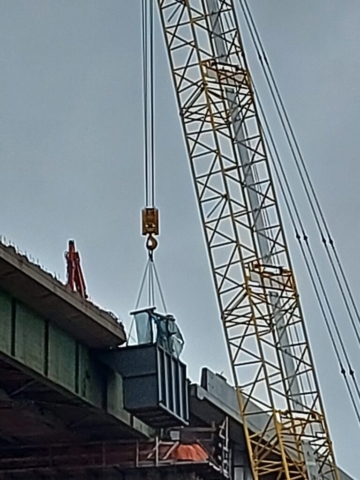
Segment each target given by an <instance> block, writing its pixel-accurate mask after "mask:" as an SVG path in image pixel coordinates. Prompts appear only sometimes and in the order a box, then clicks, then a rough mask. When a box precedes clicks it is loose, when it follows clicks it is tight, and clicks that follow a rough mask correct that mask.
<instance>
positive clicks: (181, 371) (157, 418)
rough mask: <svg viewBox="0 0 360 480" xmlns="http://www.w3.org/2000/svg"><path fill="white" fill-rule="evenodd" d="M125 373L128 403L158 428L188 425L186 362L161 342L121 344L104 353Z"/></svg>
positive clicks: (116, 368) (104, 355)
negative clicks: (165, 348) (121, 346)
mask: <svg viewBox="0 0 360 480" xmlns="http://www.w3.org/2000/svg"><path fill="white" fill-rule="evenodd" d="M101 359H102V361H104V362H105V363H106V364H107V365H108V366H109V367H110V368H112V369H113V370H115V371H117V372H118V373H120V374H121V376H122V377H123V382H124V383H123V385H124V407H125V409H126V410H127V411H129V412H130V413H132V414H133V415H135V416H136V417H138V418H139V419H140V420H142V421H143V422H145V423H146V424H148V425H150V426H151V427H154V428H167V427H174V426H180V425H187V423H188V420H189V402H188V381H187V378H186V365H185V364H184V363H182V362H181V361H180V360H179V359H177V358H176V357H174V356H172V355H171V354H170V353H168V352H167V351H166V350H164V349H163V348H162V347H160V346H159V345H157V344H145V345H136V346H130V347H126V348H120V349H118V350H116V351H112V352H108V353H105V354H102V355H101Z"/></svg>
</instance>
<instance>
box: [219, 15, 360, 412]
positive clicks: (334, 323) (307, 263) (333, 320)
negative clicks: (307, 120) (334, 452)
mask: <svg viewBox="0 0 360 480" xmlns="http://www.w3.org/2000/svg"><path fill="white" fill-rule="evenodd" d="M226 20H227V19H226V18H225V21H226ZM227 23H228V22H227ZM228 27H229V25H228ZM229 30H230V27H229ZM249 30H250V27H249ZM250 33H251V32H250ZM254 43H255V42H254ZM255 46H256V45H255ZM258 55H259V58H260V54H259V52H258ZM257 97H258V95H257ZM262 116H263V117H264V119H265V121H266V117H265V115H264V113H263V112H262ZM284 130H285V127H284ZM268 131H269V132H270V134H271V131H270V129H269V127H268ZM271 138H272V137H271ZM272 143H273V145H274V148H275V149H276V146H275V143H274V140H273V138H272ZM290 147H291V143H290ZM268 150H269V151H270V149H269V148H268ZM277 158H278V161H279V165H280V168H281V169H282V172H283V174H284V178H285V181H286V183H287V188H288V191H289V193H290V198H291V199H292V203H293V205H294V206H295V215H296V217H297V220H298V222H299V224H300V227H301V230H302V234H303V238H304V240H305V242H307V243H306V245H307V248H308V250H309V252H310V258H311V259H312V263H313V265H314V267H315V270H316V271H317V272H318V270H317V266H316V263H315V259H314V256H313V255H312V252H311V249H310V245H309V243H308V237H307V235H306V234H305V231H304V228H303V225H302V221H301V218H300V215H299V213H298V210H297V207H296V204H295V201H294V198H293V195H292V192H291V189H290V187H289V183H288V181H287V178H286V176H285V173H284V169H283V166H282V164H281V162H280V157H279V154H278V152H277ZM273 163H274V162H273ZM277 176H278V178H280V176H279V173H278V172H277ZM279 185H280V187H281V188H282V183H281V181H280V180H279ZM282 191H283V195H284V200H285V203H286V204H287V208H288V210H289V215H290V217H291V219H292V223H293V225H294V228H295V232H296V238H297V239H298V241H299V243H300V241H301V236H300V234H299V233H298V231H297V227H296V223H295V220H294V216H293V215H292V213H291V209H290V205H289V202H288V200H287V197H286V195H285V192H284V189H283V188H282ZM300 248H301V251H302V254H303V257H304V260H305V263H306V265H307V269H308V271H309V275H310V278H311V281H312V283H313V286H314V289H315V291H316V293H317V299H318V302H319V305H320V308H321V310H322V313H323V316H324V320H325V323H326V326H327V330H328V333H329V336H330V339H331V342H332V345H333V347H334V350H335V354H336V356H337V359H338V362H339V367H340V372H341V374H342V375H343V376H344V380H345V383H346V386H347V390H348V393H349V396H350V398H351V402H352V404H353V407H354V410H355V413H356V415H357V418H358V420H359V421H360V413H359V408H358V407H357V405H356V402H355V398H354V395H353V392H352V390H351V387H350V385H349V381H348V378H347V377H346V370H345V369H344V367H343V364H342V361H341V358H340V355H339V351H338V348H337V346H336V342H335V339H334V336H333V333H332V330H331V327H330V324H329V322H328V319H327V316H326V313H325V310H324V307H323V304H322V301H321V297H320V295H319V291H318V288H317V285H316V282H315V278H314V275H313V273H312V270H311V268H310V264H309V261H308V258H307V256H306V253H305V250H304V248H303V245H302V244H301V243H300ZM317 278H318V280H320V281H321V277H320V276H319V274H318V275H317ZM321 287H322V292H323V294H324V295H325V296H326V300H327V306H328V308H329V311H330V314H331V318H332V323H333V325H334V328H335V331H336V334H337V338H338V341H339V343H340V346H341V349H342V352H343V355H344V356H345V359H346V363H347V365H348V370H349V374H350V376H351V378H352V380H353V382H354V385H355V389H356V391H357V394H358V396H359V387H358V384H357V382H356V379H355V375H354V371H353V369H352V367H351V365H350V360H349V357H348V355H347V352H346V349H345V346H344V343H343V340H342V338H341V334H340V331H339V329H338V327H337V324H336V321H335V317H334V314H333V311H332V308H331V305H330V303H329V300H328V297H327V294H326V291H325V289H324V285H323V283H322V281H321ZM295 334H296V336H297V337H298V332H297V331H296V333H295ZM299 380H300V383H301V384H302V379H301V378H300V379H299ZM308 383H309V380H308Z"/></svg>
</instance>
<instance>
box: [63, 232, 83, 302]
mask: <svg viewBox="0 0 360 480" xmlns="http://www.w3.org/2000/svg"><path fill="white" fill-rule="evenodd" d="M65 258H66V262H67V286H69V287H70V288H71V290H72V291H73V292H74V291H75V289H76V291H77V292H78V293H79V294H80V295H81V296H82V297H83V298H87V294H86V285H85V279H84V275H83V273H82V270H81V266H80V255H79V252H77V251H76V250H75V242H74V240H69V250H68V251H67V252H66V253H65Z"/></svg>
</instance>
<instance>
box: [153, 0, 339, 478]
mask: <svg viewBox="0 0 360 480" xmlns="http://www.w3.org/2000/svg"><path fill="white" fill-rule="evenodd" d="M158 6H159V10H160V17H161V23H162V27H163V31H164V34H165V40H166V45H167V49H168V53H169V59H170V65H171V70H172V75H173V81H174V85H175V91H176V96H177V100H178V105H179V109H180V116H181V120H182V125H183V130H184V134H185V139H186V145H187V150H188V155H189V159H190V166H191V172H192V176H193V180H194V183H195V191H196V196H197V200H198V204H199V207H200V216H201V220H202V224H203V229H204V234H205V239H206V245H207V249H208V253H209V259H210V264H211V270H212V275H213V280H214V284H215V288H216V293H217V299H218V304H219V308H220V312H221V320H222V324H223V327H224V331H225V337H226V342H227V346H228V351H229V355H230V359H231V365H232V371H233V377H234V382H235V386H236V389H237V396H238V401H239V408H240V412H241V416H242V419H243V423H244V431H245V436H246V442H247V447H248V451H249V455H250V460H251V467H252V472H253V477H254V479H255V480H257V479H265V478H266V479H271V480H272V479H274V480H275V479H276V480H283V479H287V480H295V479H301V480H305V479H306V480H318V479H319V480H322V479H327V480H338V479H339V476H338V472H337V468H336V465H335V459H334V453H333V448H332V444H331V441H330V437H329V431H328V426H327V423H326V419H325V415H324V409H323V404H322V400H321V397H320V390H319V385H318V381H317V378H316V374H315V370H314V365H313V360H312V356H311V352H310V348H309V342H308V338H307V333H306V328H305V324H304V320H303V314H302V311H301V307H300V303H299V295H298V291H297V288H296V283H295V278H294V275H293V273H292V268H291V262H290V257H289V253H288V248H287V245H286V240H285V236H284V229H283V226H282V222H281V216H280V212H279V207H278V203H277V199H276V195H275V191H274V183H273V180H272V177H271V170H270V165H269V160H268V154H267V151H266V146H265V142H264V138H263V134H262V129H261V125H260V119H259V115H258V112H257V108H256V103H255V99H254V93H253V88H252V81H251V76H250V72H249V68H248V65H247V61H246V57H245V53H244V49H243V45H242V40H241V35H240V30H239V26H238V23H237V17H236V12H235V6H234V2H233V0H158Z"/></svg>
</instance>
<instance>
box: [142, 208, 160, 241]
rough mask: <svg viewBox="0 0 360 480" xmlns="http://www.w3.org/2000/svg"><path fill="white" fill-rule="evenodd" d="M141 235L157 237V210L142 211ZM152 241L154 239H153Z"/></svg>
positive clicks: (147, 209) (146, 209) (145, 209)
mask: <svg viewBox="0 0 360 480" xmlns="http://www.w3.org/2000/svg"><path fill="white" fill-rule="evenodd" d="M142 234H143V235H150V236H151V237H153V235H159V210H158V209H157V208H144V209H143V211H142ZM149 240H150V238H149ZM153 240H155V239H154V238H153ZM156 243H157V242H156Z"/></svg>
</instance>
